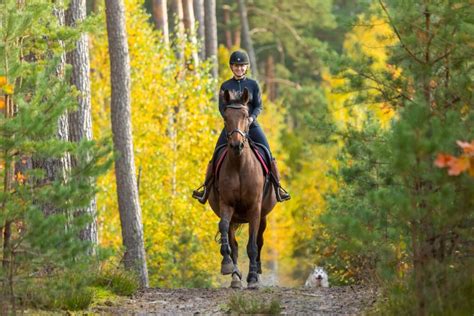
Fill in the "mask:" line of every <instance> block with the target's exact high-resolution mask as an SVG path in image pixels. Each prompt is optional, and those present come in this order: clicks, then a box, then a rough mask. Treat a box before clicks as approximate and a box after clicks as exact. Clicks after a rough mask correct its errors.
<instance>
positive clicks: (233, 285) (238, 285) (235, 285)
mask: <svg viewBox="0 0 474 316" xmlns="http://www.w3.org/2000/svg"><path fill="white" fill-rule="evenodd" d="M230 287H231V288H233V289H241V288H242V281H240V280H238V281H237V280H232V282H230Z"/></svg>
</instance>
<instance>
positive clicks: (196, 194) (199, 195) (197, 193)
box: [193, 160, 214, 204]
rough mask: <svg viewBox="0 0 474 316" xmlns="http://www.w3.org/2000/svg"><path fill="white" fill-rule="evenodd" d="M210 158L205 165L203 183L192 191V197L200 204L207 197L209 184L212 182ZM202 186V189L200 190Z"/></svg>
mask: <svg viewBox="0 0 474 316" xmlns="http://www.w3.org/2000/svg"><path fill="white" fill-rule="evenodd" d="M212 171H213V170H212V160H211V161H209V164H208V165H207V171H206V179H205V180H204V184H203V185H201V186H200V187H199V188H198V189H197V190H194V191H193V198H195V199H196V200H198V201H199V202H200V203H202V204H206V201H207V198H208V197H209V192H210V186H211V184H212V180H213V178H214V174H213V173H212ZM201 188H203V189H202V190H200V189H201Z"/></svg>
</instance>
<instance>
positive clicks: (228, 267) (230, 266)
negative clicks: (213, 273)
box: [221, 262, 234, 275]
mask: <svg viewBox="0 0 474 316" xmlns="http://www.w3.org/2000/svg"><path fill="white" fill-rule="evenodd" d="M233 271H234V263H233V262H229V263H222V264H221V273H222V274H224V275H227V274H231V273H232V272H233Z"/></svg>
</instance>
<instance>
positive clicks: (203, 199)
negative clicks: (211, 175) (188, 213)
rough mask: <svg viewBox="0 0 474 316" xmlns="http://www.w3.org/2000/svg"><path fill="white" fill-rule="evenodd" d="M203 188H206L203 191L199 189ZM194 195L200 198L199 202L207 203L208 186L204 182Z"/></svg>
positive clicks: (197, 198)
mask: <svg viewBox="0 0 474 316" xmlns="http://www.w3.org/2000/svg"><path fill="white" fill-rule="evenodd" d="M201 188H204V189H203V190H202V191H199V190H200V189H201ZM192 196H193V198H195V199H196V200H198V201H199V203H201V204H206V201H207V188H206V186H205V185H204V184H203V185H201V186H200V187H199V188H197V190H194V191H193V195H192Z"/></svg>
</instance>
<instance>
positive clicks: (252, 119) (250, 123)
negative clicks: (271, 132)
mask: <svg viewBox="0 0 474 316" xmlns="http://www.w3.org/2000/svg"><path fill="white" fill-rule="evenodd" d="M253 121H254V118H253V116H250V117H249V125H252V123H253Z"/></svg>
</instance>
